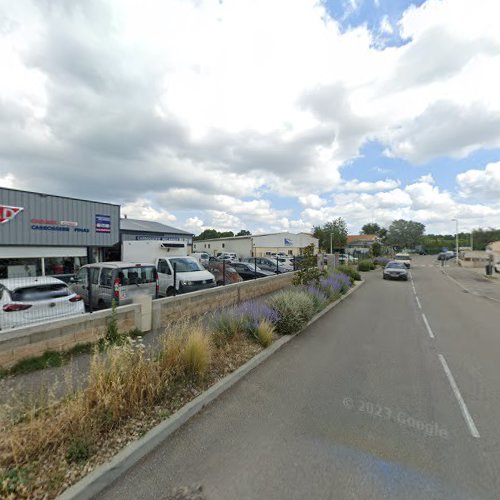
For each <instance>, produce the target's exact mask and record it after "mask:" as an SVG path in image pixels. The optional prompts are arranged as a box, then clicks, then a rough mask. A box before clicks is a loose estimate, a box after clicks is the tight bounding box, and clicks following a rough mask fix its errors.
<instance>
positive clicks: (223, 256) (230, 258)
mask: <svg viewBox="0 0 500 500" xmlns="http://www.w3.org/2000/svg"><path fill="white" fill-rule="evenodd" d="M217 258H218V259H219V260H220V261H221V262H222V261H223V260H225V261H226V262H237V261H238V255H236V253H234V252H221V253H218V254H217Z"/></svg>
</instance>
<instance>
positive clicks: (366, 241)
mask: <svg viewBox="0 0 500 500" xmlns="http://www.w3.org/2000/svg"><path fill="white" fill-rule="evenodd" d="M378 241H379V237H378V236H377V235H376V234H350V235H349V236H348V237H347V241H346V245H345V251H346V253H349V254H364V253H368V252H369V251H370V249H371V247H372V245H373V244H374V243H376V242H378Z"/></svg>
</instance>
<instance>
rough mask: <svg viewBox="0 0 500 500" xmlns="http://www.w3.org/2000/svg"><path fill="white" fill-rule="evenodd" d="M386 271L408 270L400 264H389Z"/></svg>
mask: <svg viewBox="0 0 500 500" xmlns="http://www.w3.org/2000/svg"><path fill="white" fill-rule="evenodd" d="M385 268H386V269H406V268H405V265H404V264H401V263H400V262H389V264H387V266H385Z"/></svg>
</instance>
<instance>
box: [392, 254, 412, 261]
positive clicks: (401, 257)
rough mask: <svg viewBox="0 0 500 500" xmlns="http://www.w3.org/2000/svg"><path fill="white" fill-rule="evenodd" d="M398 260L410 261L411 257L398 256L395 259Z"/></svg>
mask: <svg viewBox="0 0 500 500" xmlns="http://www.w3.org/2000/svg"><path fill="white" fill-rule="evenodd" d="M394 258H395V259H396V260H409V259H410V256H409V255H396V257H394Z"/></svg>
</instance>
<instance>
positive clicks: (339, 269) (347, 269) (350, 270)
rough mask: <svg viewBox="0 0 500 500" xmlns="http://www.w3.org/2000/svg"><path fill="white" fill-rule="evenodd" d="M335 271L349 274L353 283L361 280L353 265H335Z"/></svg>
mask: <svg viewBox="0 0 500 500" xmlns="http://www.w3.org/2000/svg"><path fill="white" fill-rule="evenodd" d="M335 272H337V273H340V274H347V276H349V278H350V279H351V282H352V283H354V282H355V281H361V275H360V274H359V273H358V271H357V270H356V268H355V267H354V266H349V265H343V266H337V267H336V268H335Z"/></svg>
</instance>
